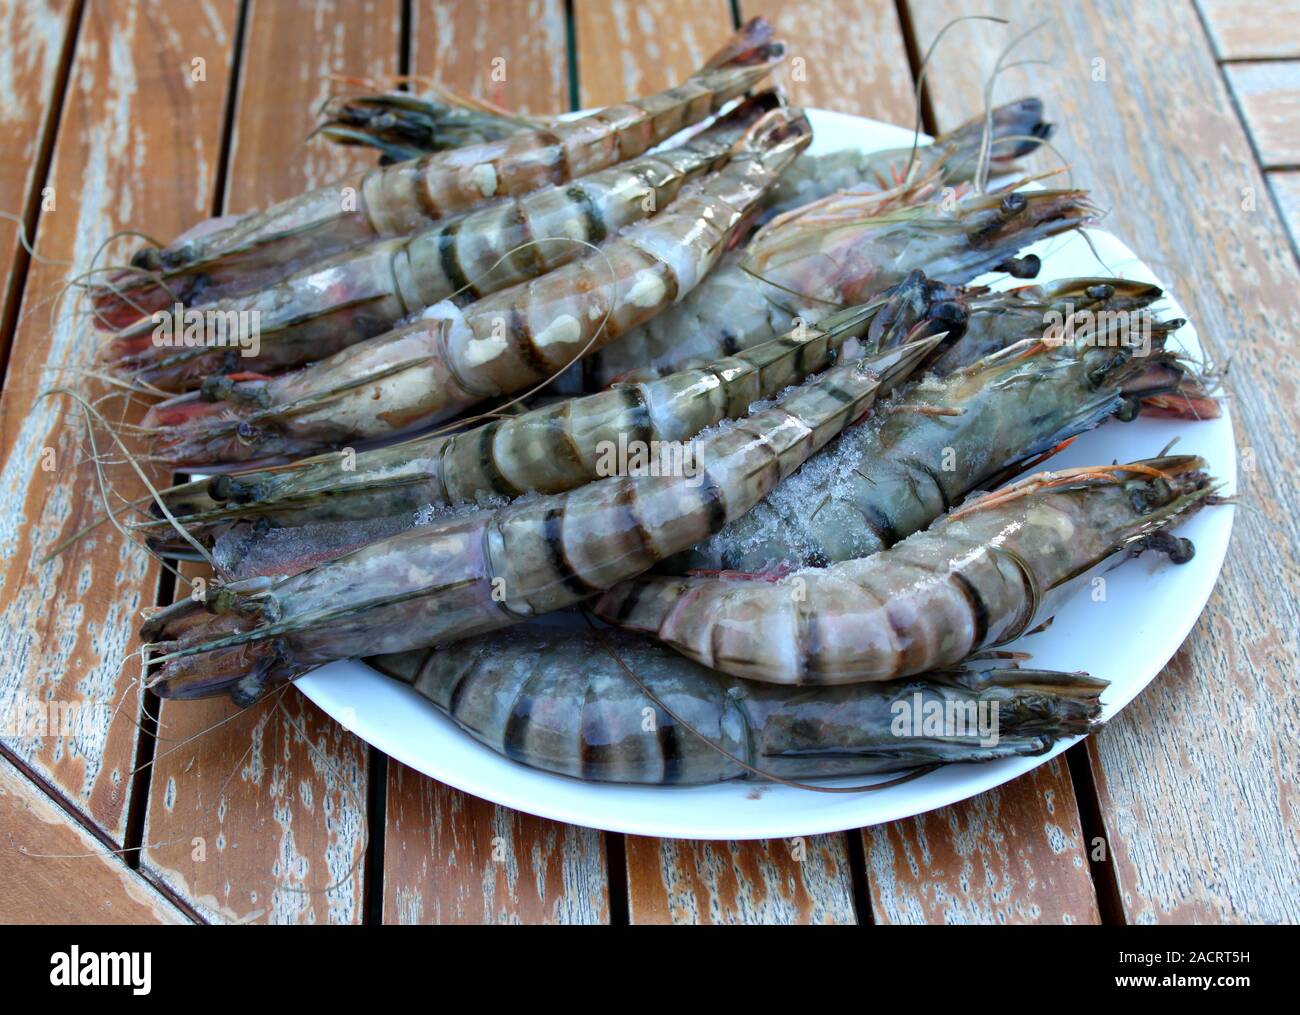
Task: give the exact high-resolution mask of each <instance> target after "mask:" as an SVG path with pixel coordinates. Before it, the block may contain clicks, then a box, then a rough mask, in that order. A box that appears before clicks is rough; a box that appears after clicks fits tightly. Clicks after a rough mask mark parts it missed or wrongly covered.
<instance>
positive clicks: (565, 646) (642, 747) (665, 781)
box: [369, 624, 1107, 786]
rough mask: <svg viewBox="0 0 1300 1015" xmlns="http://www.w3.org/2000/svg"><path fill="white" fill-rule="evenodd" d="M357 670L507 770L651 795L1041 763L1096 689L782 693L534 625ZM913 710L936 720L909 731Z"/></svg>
mask: <svg viewBox="0 0 1300 1015" xmlns="http://www.w3.org/2000/svg"><path fill="white" fill-rule="evenodd" d="M611 651H612V652H616V653H617V656H618V659H621V660H622V661H623V663H624V664H626V665H627V667H628V668H630V669H631V670H632V671H633V672H634V673H635V674H636V678H637V680H640V682H641V684H642V685H644V686H645V687H646V688H648V689H649V691H650V692H651V693H652V694H653V695H654V698H653V699H652V698H651V697H649V696H647V694H646V693H645V691H643V690H642V689H641V687H640V686H638V685H637V683H636V680H633V678H632V677H631V676H630V675H629V674H628V672H627V670H625V669H623V666H621V665H620V664H619V662H618V661H617V660H616V659H615V658H613V657H612V656H611V654H610V653H611ZM369 662H370V663H371V665H373V666H375V667H376V668H377V669H379V670H380V671H382V672H384V673H386V674H388V675H389V676H391V677H394V678H395V679H397V680H400V681H402V682H403V683H405V684H409V685H410V686H411V687H412V688H414V689H415V690H416V691H417V692H418V693H419V694H421V695H423V696H424V697H425V698H427V699H428V700H429V701H431V702H432V703H433V704H434V705H435V706H436V707H437V708H438V709H439V710H440V711H441V712H443V713H445V714H446V715H447V716H448V717H450V718H451V719H452V720H453V721H454V722H455V723H456V724H457V725H458V726H459V727H460V728H461V729H462V730H464V731H465V732H466V733H468V734H469V735H470V736H472V737H473V738H474V739H475V740H477V741H479V742H480V743H482V744H484V745H486V746H487V747H490V748H491V749H492V750H494V751H496V752H497V753H498V754H502V755H504V756H505V757H507V758H510V759H511V760H513V761H518V762H521V763H522V764H525V765H529V766H531V767H533V768H538V769H541V770H543V771H546V772H554V773H556V774H558V775H568V776H573V777H574V778H578V779H584V780H587V781H591V782H616V783H639V784H649V785H655V786H691V785H699V784H704V783H715V782H725V781H727V780H730V779H754V778H759V776H758V775H757V774H756V773H755V772H754V769H758V770H759V771H761V772H762V773H765V774H770V775H773V776H776V777H777V778H780V779H815V778H826V777H830V776H861V775H869V774H874V773H879V772H897V771H903V770H906V769H910V768H916V767H920V766H924V765H933V764H941V763H949V762H976V761H993V760H996V759H998V758H1009V757H1016V756H1020V755H1034V754H1041V753H1043V752H1044V751H1046V750H1048V749H1049V748H1050V747H1051V746H1052V744H1053V743H1054V742H1055V741H1056V740H1057V739H1059V738H1061V737H1067V736H1075V735H1078V734H1082V733H1087V732H1088V731H1089V730H1090V729H1091V727H1092V724H1093V722H1094V721H1095V720H1096V719H1097V716H1098V714H1099V713H1100V705H1099V702H1098V698H1099V696H1100V695H1101V692H1102V691H1103V690H1104V689H1105V688H1106V686H1107V685H1106V681H1104V680H1097V679H1094V678H1092V677H1089V676H1086V675H1084V674H1080V673H1055V672H1051V671H1046V670H1028V669H1018V668H1017V667H1016V666H1015V664H1014V663H1011V664H1008V663H1006V662H1003V661H998V660H985V661H978V662H976V661H972V662H971V663H969V664H967V665H965V666H962V667H957V668H953V669H951V670H941V671H936V672H934V673H927V674H926V675H925V676H923V677H914V678H912V679H910V680H898V681H890V682H888V683H875V684H856V685H853V686H849V687H818V688H810V689H807V690H802V691H798V692H791V691H790V690H789V689H787V688H778V687H773V686H772V685H770V684H759V683H754V682H751V681H746V680H738V679H736V678H734V677H728V676H725V675H723V674H720V673H714V672H712V671H711V670H707V669H705V668H704V667H703V666H699V665H697V664H695V663H692V662H690V661H689V660H686V659H683V658H682V657H681V656H679V655H676V654H675V653H672V652H669V651H668V650H666V649H664V648H661V647H660V646H657V645H655V644H653V643H651V642H647V641H645V640H644V639H641V638H634V637H631V636H628V635H624V634H620V633H619V632H616V631H610V632H603V633H602V634H601V635H600V636H593V635H590V634H587V635H584V634H582V633H577V632H574V631H570V630H563V629H559V628H556V627H552V626H547V627H543V626H540V625H537V624H531V625H526V626H523V627H518V628H514V629H512V630H510V631H498V632H495V633H494V634H491V635H483V636H480V637H477V638H471V639H468V640H466V641H461V642H457V643H456V644H454V645H451V646H448V647H445V648H436V649H430V650H427V651H423V652H408V653H402V654H400V655H391V656H377V657H374V658H372V659H370V660H369ZM655 699H657V700H655ZM660 702H662V703H663V705H665V706H667V707H668V708H669V709H671V710H672V712H673V713H674V714H675V715H676V716H677V717H679V718H680V719H681V720H682V723H680V724H679V723H678V721H677V720H676V719H674V717H673V715H669V714H668V712H666V711H665V710H664V708H662V707H661V706H660ZM902 712H909V713H914V714H915V715H916V720H917V721H916V725H915V727H914V728H913V729H911V730H907V731H904V730H903V729H902V728H901V727H900V726H899V724H898V722H897V719H898V716H899V715H900V714H901V713H902ZM925 714H930V715H934V716H945V717H947V718H948V721H946V722H943V723H942V724H939V723H937V722H936V725H940V730H939V731H938V732H935V731H934V730H933V729H926V730H925V731H924V732H922V728H921V722H920V718H921V716H922V715H925ZM647 718H649V719H651V720H652V721H649V722H648V721H647ZM981 719H983V720H984V722H985V727H984V730H983V732H981V731H980V720H981ZM687 727H689V728H687ZM990 730H991V733H990ZM700 734H703V737H707V738H708V742H706V741H705V740H704V739H703V738H702V737H701V736H700ZM714 745H716V746H714ZM724 752H725V753H724ZM728 755H731V757H728ZM733 758H734V759H738V760H733ZM746 766H749V767H746Z"/></svg>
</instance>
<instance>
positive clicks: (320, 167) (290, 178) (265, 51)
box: [225, 0, 402, 214]
mask: <svg viewBox="0 0 1300 1015" xmlns="http://www.w3.org/2000/svg"><path fill="white" fill-rule="evenodd" d="M247 17H248V25H247V28H246V30H245V43H244V65H243V68H242V73H241V75H240V79H241V80H240V82H239V90H238V92H237V96H236V103H237V104H236V107H235V123H234V131H233V132H232V134H231V139H230V166H229V174H228V176H227V178H226V204H225V207H226V210H227V212H229V213H232V214H239V213H241V212H246V211H251V210H252V209H255V208H263V207H265V206H266V205H268V204H270V203H272V202H274V201H281V200H283V199H284V198H286V197H292V196H293V195H294V194H300V193H302V192H303V191H304V190H309V189H311V188H312V187H320V186H323V185H324V184H326V183H329V182H331V181H332V180H336V179H339V178H340V177H343V176H346V175H347V174H348V173H350V172H352V171H354V170H358V169H368V168H369V167H371V166H373V165H374V164H375V161H376V160H375V155H374V152H372V151H369V150H368V149H365V148H351V149H350V148H346V147H343V146H341V145H334V144H329V143H328V142H326V141H325V140H323V139H321V138H313V139H312V140H310V141H308V140H306V138H307V135H308V134H310V133H311V131H312V129H313V128H314V127H315V126H316V124H317V116H316V114H317V110H319V109H320V106H321V103H323V102H324V101H325V100H326V99H327V98H329V96H330V95H332V94H334V92H336V91H338V90H339V88H340V86H339V84H338V83H337V82H336V81H335V80H333V78H334V76H335V75H341V76H346V77H363V78H383V77H386V76H391V75H393V74H395V73H396V72H397V66H398V59H397V58H398V48H399V47H400V40H401V27H402V24H401V19H402V14H401V3H400V0H249V5H248V15H247Z"/></svg>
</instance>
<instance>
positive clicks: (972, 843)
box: [862, 758, 1100, 924]
mask: <svg viewBox="0 0 1300 1015" xmlns="http://www.w3.org/2000/svg"><path fill="white" fill-rule="evenodd" d="M862 837H863V847H864V852H865V854H866V860H867V872H868V877H869V881H868V884H869V890H870V894H871V908H872V911H873V912H874V913H875V918H876V922H877V923H980V924H993V923H1098V922H1100V915H1099V913H1098V911H1097V899H1096V895H1095V894H1094V892H1093V887H1092V880H1091V878H1090V877H1089V874H1088V856H1087V847H1088V844H1087V843H1086V842H1084V841H1083V833H1082V831H1081V828H1080V824H1079V810H1078V805H1077V802H1076V801H1075V797H1074V788H1073V786H1072V784H1071V783H1070V775H1069V771H1068V769H1067V767H1066V764H1065V761H1064V759H1063V758H1055V759H1053V760H1052V761H1051V762H1049V763H1048V764H1046V765H1042V766H1040V767H1039V768H1036V769H1034V770H1033V771H1032V772H1030V773H1029V774H1028V775H1026V776H1024V777H1023V778H1021V779H1018V780H1016V782H1015V783H1013V784H1011V785H1010V786H1005V787H1001V788H999V789H998V790H995V791H993V792H990V793H981V794H980V795H979V796H977V797H974V798H973V799H971V800H966V801H963V802H962V803H960V804H955V805H954V806H952V807H944V808H941V809H940V810H937V811H930V812H929V813H927V814H921V815H918V816H917V817H915V818H909V819H908V820H906V821H895V822H892V823H890V824H888V825H879V826H877V827H875V828H864V829H863V830H862Z"/></svg>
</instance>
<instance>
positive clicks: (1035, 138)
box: [767, 98, 1053, 215]
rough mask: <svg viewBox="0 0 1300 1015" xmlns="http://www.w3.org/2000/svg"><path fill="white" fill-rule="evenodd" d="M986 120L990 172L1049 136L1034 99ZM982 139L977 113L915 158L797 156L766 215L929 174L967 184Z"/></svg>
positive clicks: (898, 154) (846, 153) (899, 151)
mask: <svg viewBox="0 0 1300 1015" xmlns="http://www.w3.org/2000/svg"><path fill="white" fill-rule="evenodd" d="M992 119H993V127H992V133H991V134H990V146H989V160H990V162H991V163H992V166H993V167H994V168H995V169H996V170H1005V169H1008V168H1009V167H1010V165H1011V163H1013V162H1014V161H1015V160H1016V159H1019V158H1022V157H1023V156H1025V155H1028V154H1029V153H1030V152H1032V151H1034V150H1035V149H1036V148H1037V147H1038V145H1039V142H1041V141H1046V140H1047V139H1048V138H1049V137H1051V136H1052V130H1053V127H1052V124H1050V123H1047V122H1046V121H1044V120H1043V103H1042V101H1041V100H1040V99H1035V98H1026V99H1020V100H1019V101H1017V102H1009V103H1007V104H1006V105H1004V106H998V107H997V108H996V109H994V110H993V113H992ZM983 139H984V116H983V114H980V115H979V116H977V117H975V118H974V119H972V120H970V121H969V122H967V123H964V124H962V125H961V126H960V127H958V128H956V129H955V130H952V131H949V132H948V133H947V134H941V135H939V136H938V137H937V138H935V139H934V142H933V143H932V144H927V145H920V146H918V147H917V149H916V151H915V155H914V154H913V151H912V149H911V148H891V149H886V150H884V151H874V152H860V151H858V150H856V149H853V148H847V149H845V150H843V151H838V152H830V153H828V154H826V155H809V154H804V155H801V156H799V158H798V160H797V161H796V162H795V164H794V165H793V166H791V167H790V171H789V172H787V173H786V174H785V175H784V176H783V177H781V182H780V183H778V184H777V185H776V188H775V189H774V190H773V191H772V193H771V195H770V196H769V197H768V200H767V208H768V213H769V214H770V215H776V214H780V213H783V212H788V211H793V210H795V209H796V208H801V207H803V206H804V205H806V204H808V203H809V202H810V201H816V200H819V199H820V198H823V197H829V196H830V195H831V194H835V193H838V192H840V191H847V192H852V193H858V194H861V193H870V192H871V191H873V190H880V191H884V190H891V189H893V188H895V187H897V186H898V185H899V184H901V183H903V182H904V180H907V179H911V180H921V179H925V178H926V177H928V176H930V175H932V174H934V175H937V176H938V178H939V179H940V180H941V181H942V182H943V183H945V184H954V183H965V182H968V181H970V180H973V179H974V178H975V170H976V167H977V166H978V165H979V154H980V146H981V144H982V143H983Z"/></svg>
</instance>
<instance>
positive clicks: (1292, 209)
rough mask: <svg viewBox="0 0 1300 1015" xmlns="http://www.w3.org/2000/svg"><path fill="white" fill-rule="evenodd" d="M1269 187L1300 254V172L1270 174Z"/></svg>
mask: <svg viewBox="0 0 1300 1015" xmlns="http://www.w3.org/2000/svg"><path fill="white" fill-rule="evenodd" d="M1268 185H1269V186H1270V187H1272V188H1273V196H1274V197H1276V198H1277V203H1278V207H1279V208H1280V209H1281V211H1282V220H1283V221H1284V222H1286V227H1287V230H1288V231H1289V232H1290V233H1291V242H1292V243H1293V244H1294V245H1295V249H1296V251H1297V254H1300V172H1291V173H1277V172H1274V173H1269V174H1268Z"/></svg>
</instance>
